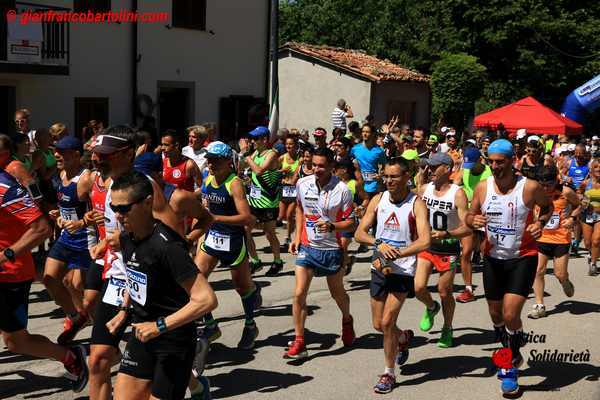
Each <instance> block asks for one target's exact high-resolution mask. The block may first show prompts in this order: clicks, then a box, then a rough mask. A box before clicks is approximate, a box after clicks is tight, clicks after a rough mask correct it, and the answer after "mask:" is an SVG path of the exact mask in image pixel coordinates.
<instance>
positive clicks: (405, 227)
mask: <svg viewBox="0 0 600 400" xmlns="http://www.w3.org/2000/svg"><path fill="white" fill-rule="evenodd" d="M416 198H417V196H416V195H415V194H414V193H413V192H409V193H408V195H407V196H406V198H405V199H404V200H402V202H400V203H392V202H391V201H390V192H389V191H387V190H386V191H385V192H383V195H382V196H381V199H380V200H379V204H378V205H377V232H376V233H375V238H376V239H381V240H382V241H383V242H385V243H388V244H390V245H392V246H394V247H400V248H405V247H408V246H410V244H411V243H412V242H413V240H414V239H415V238H416V236H417V224H416V220H415V215H414V213H413V207H414V204H415V200H416ZM374 256H375V257H379V258H380V259H381V260H382V261H383V255H381V254H380V253H379V252H378V251H377V250H375V252H374ZM386 265H387V266H389V267H391V268H392V273H393V274H399V275H409V276H415V268H416V266H417V256H416V255H413V256H408V257H403V258H399V259H397V260H394V261H386ZM371 268H373V267H371Z"/></svg>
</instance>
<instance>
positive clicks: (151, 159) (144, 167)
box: [133, 152, 162, 175]
mask: <svg viewBox="0 0 600 400" xmlns="http://www.w3.org/2000/svg"><path fill="white" fill-rule="evenodd" d="M133 169H134V170H136V171H137V172H139V173H141V174H144V175H152V174H153V173H156V172H161V170H162V158H161V156H160V155H159V154H156V153H149V152H147V153H142V154H140V155H139V156H137V157H136V158H135V159H134V160H133Z"/></svg>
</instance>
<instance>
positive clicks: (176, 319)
mask: <svg viewBox="0 0 600 400" xmlns="http://www.w3.org/2000/svg"><path fill="white" fill-rule="evenodd" d="M181 287H182V288H184V289H185V291H186V292H187V293H188V294H189V295H190V301H189V302H188V303H187V304H186V305H185V306H183V307H181V308H180V309H179V310H177V311H175V312H174V313H173V314H171V315H169V316H167V317H166V318H165V322H166V324H167V329H168V330H173V329H176V328H178V327H180V326H182V325H185V324H187V323H190V322H192V321H194V320H196V319H198V318H200V317H201V316H203V315H205V314H208V313H209V312H211V311H213V310H214V309H215V308H217V305H218V302H217V296H216V295H215V292H214V291H213V290H212V288H211V287H210V285H209V284H208V281H207V280H206V278H205V277H204V275H202V274H201V273H198V274H196V276H195V277H193V278H190V279H187V280H186V281H184V282H183V283H181Z"/></svg>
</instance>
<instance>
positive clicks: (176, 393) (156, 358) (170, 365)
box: [119, 337, 196, 399]
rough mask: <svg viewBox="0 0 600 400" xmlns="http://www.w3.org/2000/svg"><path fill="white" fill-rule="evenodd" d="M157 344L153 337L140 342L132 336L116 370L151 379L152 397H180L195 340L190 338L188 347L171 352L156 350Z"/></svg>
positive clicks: (191, 360) (183, 389) (189, 370)
mask: <svg viewBox="0 0 600 400" xmlns="http://www.w3.org/2000/svg"><path fill="white" fill-rule="evenodd" d="M154 340H156V339H154ZM158 347H160V346H153V343H152V340H151V341H150V342H148V343H142V342H140V341H139V340H138V339H136V338H135V337H132V338H131V339H129V342H127V346H126V347H125V352H124V353H123V358H122V359H121V366H120V367H119V373H123V374H126V375H130V376H133V377H134V378H138V379H143V380H148V381H151V382H152V386H151V390H152V396H154V397H157V398H159V399H183V398H184V396H185V391H186V389H187V385H188V383H189V380H190V376H191V371H192V363H193V362H194V356H195V350H196V341H195V340H190V344H189V347H188V348H181V349H179V350H174V351H172V352H168V351H166V350H164V349H162V350H158Z"/></svg>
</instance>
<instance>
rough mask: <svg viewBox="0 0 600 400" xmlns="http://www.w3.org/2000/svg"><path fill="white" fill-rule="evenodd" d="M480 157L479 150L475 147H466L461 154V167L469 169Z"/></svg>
mask: <svg viewBox="0 0 600 400" xmlns="http://www.w3.org/2000/svg"><path fill="white" fill-rule="evenodd" d="M479 157H481V152H480V151H479V149H478V148H477V147H467V148H466V149H465V152H464V155H463V160H464V162H463V168H464V169H471V168H473V166H474V165H475V164H476V163H477V161H478V160H479Z"/></svg>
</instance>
